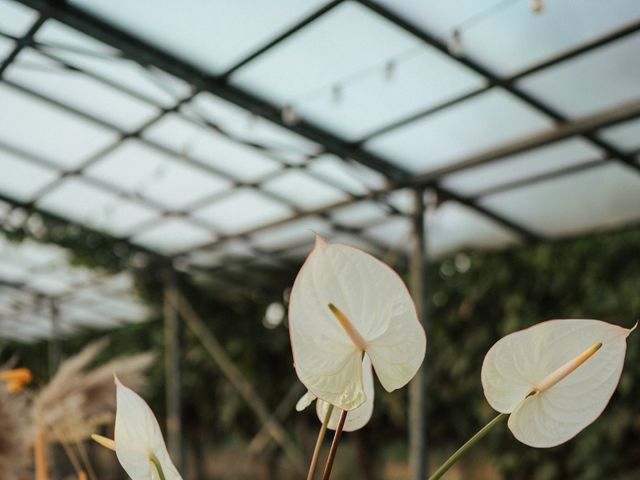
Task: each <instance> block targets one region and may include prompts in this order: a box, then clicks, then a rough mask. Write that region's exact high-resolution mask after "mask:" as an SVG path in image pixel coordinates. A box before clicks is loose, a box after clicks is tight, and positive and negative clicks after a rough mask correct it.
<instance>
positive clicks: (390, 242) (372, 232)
mask: <svg viewBox="0 0 640 480" xmlns="http://www.w3.org/2000/svg"><path fill="white" fill-rule="evenodd" d="M364 233H365V235H366V236H368V237H371V238H372V239H374V240H376V241H377V242H379V243H380V244H381V245H383V246H384V247H386V248H389V249H396V248H399V249H400V250H401V251H405V250H406V249H407V246H408V245H409V239H410V235H411V222H410V221H409V220H407V219H406V218H405V217H397V216H396V217H390V218H389V220H387V221H386V222H383V223H380V224H378V225H376V226H374V227H371V228H368V229H366V230H365V232H364Z"/></svg>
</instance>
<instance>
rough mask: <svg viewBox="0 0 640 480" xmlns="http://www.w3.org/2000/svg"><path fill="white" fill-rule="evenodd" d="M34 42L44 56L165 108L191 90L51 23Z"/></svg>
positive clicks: (86, 37)
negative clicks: (104, 80) (50, 56)
mask: <svg viewBox="0 0 640 480" xmlns="http://www.w3.org/2000/svg"><path fill="white" fill-rule="evenodd" d="M36 40H38V42H41V43H42V44H43V45H45V46H46V47H47V48H46V52H47V53H49V54H51V55H54V56H55V57H57V58H60V59H62V60H64V61H65V62H68V63H69V64H71V65H73V66H75V67H78V68H81V69H84V70H86V71H88V72H89V73H92V74H97V75H99V76H101V77H104V78H106V79H107V80H108V81H110V82H113V83H115V84H116V85H120V86H122V87H124V88H128V89H131V90H132V91H134V92H135V93H136V94H137V95H139V96H142V97H144V98H146V99H148V100H149V101H150V102H154V103H157V104H159V105H161V106H164V107H171V106H173V105H174V104H175V103H176V101H177V100H178V98H181V97H183V96H186V95H187V94H188V93H189V91H190V87H189V85H188V84H187V83H185V82H183V81H181V80H178V79H177V78H175V77H172V76H170V75H168V74H166V73H163V72H160V71H158V70H155V69H150V68H144V67H142V66H141V65H139V64H137V63H135V62H133V61H131V60H127V59H124V58H122V57H120V56H118V51H117V50H115V49H113V48H111V47H109V46H107V45H105V44H104V43H102V42H98V41H97V40H94V39H92V38H90V37H88V36H86V35H83V34H82V33H79V32H78V31H76V30H73V29H71V28H69V27H66V26H65V25H62V24H60V23H58V22H56V21H53V20H49V21H47V22H46V23H45V24H44V25H43V27H42V28H41V29H40V30H38V33H37V34H36Z"/></svg>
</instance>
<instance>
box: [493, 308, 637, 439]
mask: <svg viewBox="0 0 640 480" xmlns="http://www.w3.org/2000/svg"><path fill="white" fill-rule="evenodd" d="M634 328H635V327H634ZM634 328H632V329H626V328H622V327H619V326H617V325H612V324H609V323H606V322H602V321H599V320H550V321H547V322H543V323H541V324H538V325H535V326H533V327H531V328H527V329H525V330H521V331H518V332H515V333H512V334H510V335H507V336H506V337H504V338H502V339H501V340H499V341H498V342H497V343H496V344H495V345H494V346H493V347H491V349H490V350H489V352H488V353H487V355H486V357H485V359H484V363H483V364H482V386H483V388H484V394H485V396H486V398H487V401H488V402H489V404H490V405H491V406H492V407H493V408H494V409H495V410H497V411H499V412H502V413H510V414H511V415H510V416H509V422H508V425H509V429H510V430H511V432H512V433H513V434H514V436H515V437H516V439H518V440H519V441H521V442H522V443H525V444H527V445H530V446H532V447H538V448H545V447H553V446H556V445H560V444H561V443H564V442H566V441H567V440H570V439H571V438H573V437H574V436H575V435H577V434H578V433H579V432H580V431H581V430H583V429H584V428H585V427H587V426H588V425H590V424H591V423H592V422H593V421H595V420H596V419H597V418H598V417H599V416H600V414H601V413H602V411H603V410H604V409H605V407H606V406H607V403H609V399H610V398H611V396H612V395H613V392H614V391H615V389H616V386H617V385H618V381H619V380H620V374H621V373H622V367H623V364H624V357H625V352H626V349H627V343H626V339H627V336H629V334H630V333H631V332H632V331H633V329H634Z"/></svg>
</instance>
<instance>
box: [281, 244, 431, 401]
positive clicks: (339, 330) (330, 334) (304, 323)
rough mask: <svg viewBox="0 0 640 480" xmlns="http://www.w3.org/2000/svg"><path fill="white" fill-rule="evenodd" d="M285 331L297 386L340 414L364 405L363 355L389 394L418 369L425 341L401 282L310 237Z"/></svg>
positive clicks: (357, 255) (350, 251) (378, 265)
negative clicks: (311, 244) (312, 244)
mask: <svg viewBox="0 0 640 480" xmlns="http://www.w3.org/2000/svg"><path fill="white" fill-rule="evenodd" d="M289 332H290V336H291V346H292V350H293V359H294V365H295V369H296V373H297V374H298V378H300V381H301V382H302V383H303V384H304V385H305V386H306V387H307V389H308V390H309V391H310V392H311V393H312V394H313V395H315V396H316V397H318V398H320V399H322V400H324V401H326V402H328V403H330V404H332V405H334V406H335V407H336V408H338V409H341V410H353V409H354V408H356V407H358V406H360V405H362V404H363V403H364V402H365V400H366V394H365V390H364V384H363V378H362V377H363V373H362V372H363V369H362V357H363V354H364V353H366V354H367V355H368V356H369V358H370V359H371V363H372V364H373V368H374V369H375V372H376V374H377V376H378V379H379V380H380V383H381V384H382V386H383V387H384V388H385V389H386V390H387V391H389V392H391V391H393V390H395V389H398V388H400V387H402V386H404V385H406V384H407V383H408V382H409V380H411V378H413V376H414V375H415V374H416V372H417V371H418V368H420V365H421V364H422V360H423V359H424V354H425V350H426V337H425V334H424V330H423V328H422V326H421V325H420V322H419V321H418V316H417V314H416V310H415V306H414V304H413V301H412V300H411V296H410V295H409V292H408V291H407V288H406V286H405V285H404V283H403V282H402V280H401V279H400V277H399V276H398V275H397V274H396V273H395V272H394V271H393V270H391V268H389V267H388V266H387V265H385V264H384V263H382V262H381V261H379V260H377V259H376V258H374V257H372V256H371V255H369V254H367V253H365V252H363V251H361V250H358V249H356V248H353V247H349V246H346V245H337V244H336V245H333V244H328V243H327V242H325V241H324V240H323V239H322V238H320V237H316V244H315V247H314V249H313V251H312V252H311V253H310V254H309V256H308V257H307V259H306V261H305V263H304V265H303V266H302V268H301V269H300V272H299V273H298V276H297V277H296V280H295V282H294V285H293V288H292V291H291V297H290V301H289Z"/></svg>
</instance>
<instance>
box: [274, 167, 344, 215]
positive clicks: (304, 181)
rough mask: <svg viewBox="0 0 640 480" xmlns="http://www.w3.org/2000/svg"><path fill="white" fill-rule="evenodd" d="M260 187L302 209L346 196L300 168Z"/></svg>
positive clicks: (336, 200)
mask: <svg viewBox="0 0 640 480" xmlns="http://www.w3.org/2000/svg"><path fill="white" fill-rule="evenodd" d="M262 188H263V190H265V191H268V192H272V193H275V194H278V195H280V196H281V197H284V198H286V199H288V200H289V201H290V202H291V203H293V204H294V205H295V206H296V207H298V208H301V209H303V210H311V209H316V208H320V207H324V206H326V205H330V204H332V203H336V202H339V201H341V200H344V199H346V198H347V195H346V194H345V193H344V192H343V191H341V190H338V189H336V188H333V187H330V186H329V185H327V184H325V183H322V182H320V181H318V180H315V179H314V178H313V177H310V176H309V175H307V174H306V173H304V172H302V171H300V170H288V171H286V172H285V173H283V174H281V175H278V176H277V177H275V178H274V179H272V180H269V181H268V182H266V183H264V184H262Z"/></svg>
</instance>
